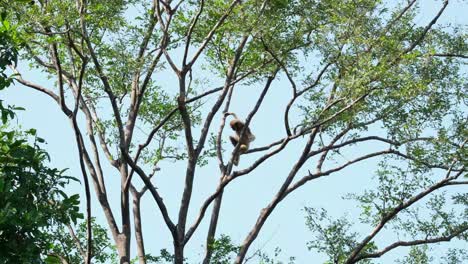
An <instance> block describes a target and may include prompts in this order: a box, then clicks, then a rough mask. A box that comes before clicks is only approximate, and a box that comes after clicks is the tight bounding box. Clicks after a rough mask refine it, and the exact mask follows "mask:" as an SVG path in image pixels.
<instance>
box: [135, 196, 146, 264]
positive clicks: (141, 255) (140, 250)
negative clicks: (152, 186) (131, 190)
mask: <svg viewBox="0 0 468 264" xmlns="http://www.w3.org/2000/svg"><path fill="white" fill-rule="evenodd" d="M133 221H134V223H135V239H136V243H137V254H138V263H140V264H146V258H145V244H144V240H143V231H142V229H141V228H142V226H141V212H140V196H139V194H135V195H134V196H133Z"/></svg>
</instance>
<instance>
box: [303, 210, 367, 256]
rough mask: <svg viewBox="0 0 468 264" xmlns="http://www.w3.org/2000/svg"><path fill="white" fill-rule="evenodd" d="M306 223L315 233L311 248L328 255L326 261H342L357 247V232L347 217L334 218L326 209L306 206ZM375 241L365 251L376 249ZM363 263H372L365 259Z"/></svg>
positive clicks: (309, 243)
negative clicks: (353, 230) (352, 228)
mask: <svg viewBox="0 0 468 264" xmlns="http://www.w3.org/2000/svg"><path fill="white" fill-rule="evenodd" d="M304 210H305V212H306V214H307V215H306V225H307V227H308V228H309V230H310V231H312V232H313V233H314V239H313V240H311V241H309V242H308V243H307V247H308V248H309V250H312V249H315V250H317V251H318V252H323V253H325V254H326V255H327V257H328V260H327V261H328V262H326V263H342V262H343V261H345V260H346V258H347V256H348V255H349V253H350V252H351V251H352V249H353V248H355V247H356V245H357V241H356V238H357V237H358V236H357V233H355V232H351V231H350V230H351V227H352V223H351V222H350V221H349V220H348V219H347V218H346V217H341V218H339V219H332V218H331V217H330V216H329V215H328V213H327V211H326V210H325V209H320V210H317V209H314V208H310V207H306V208H304ZM375 249H376V247H375V245H374V244H373V243H369V244H368V245H367V246H366V247H365V248H364V252H369V251H372V250H375ZM363 263H370V262H369V261H368V260H363Z"/></svg>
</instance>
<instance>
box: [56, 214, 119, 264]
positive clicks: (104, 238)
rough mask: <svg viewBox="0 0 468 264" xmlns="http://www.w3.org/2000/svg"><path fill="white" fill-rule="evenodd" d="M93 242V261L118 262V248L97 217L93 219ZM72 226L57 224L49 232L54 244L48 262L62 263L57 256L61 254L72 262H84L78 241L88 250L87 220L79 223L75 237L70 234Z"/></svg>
mask: <svg viewBox="0 0 468 264" xmlns="http://www.w3.org/2000/svg"><path fill="white" fill-rule="evenodd" d="M91 226H92V229H91V231H92V234H93V243H92V249H91V251H92V262H93V263H109V261H110V262H111V263H117V262H118V261H117V259H118V258H117V256H118V255H117V250H116V248H115V246H114V245H113V244H111V243H110V240H109V236H108V235H107V230H106V228H104V227H102V226H100V225H99V224H98V223H97V222H96V219H95V218H94V217H93V218H92V219H91ZM69 228H71V226H70V227H66V226H65V225H59V226H57V227H56V228H55V229H54V230H53V231H51V232H50V233H49V236H50V240H51V241H53V246H52V248H51V249H50V251H51V252H53V253H54V254H51V255H49V256H48V258H47V261H48V262H47V263H49V264H53V263H61V262H60V259H59V258H58V257H56V256H61V257H62V258H65V259H66V260H67V263H70V264H79V263H83V260H84V256H83V255H82V253H83V252H80V250H79V249H78V248H77V243H79V245H80V246H81V250H84V251H85V250H86V245H87V241H86V229H87V227H86V222H84V221H83V222H81V223H79V224H78V225H77V229H76V231H75V236H76V239H77V241H76V240H75V238H74V237H72V236H71V235H70V230H69Z"/></svg>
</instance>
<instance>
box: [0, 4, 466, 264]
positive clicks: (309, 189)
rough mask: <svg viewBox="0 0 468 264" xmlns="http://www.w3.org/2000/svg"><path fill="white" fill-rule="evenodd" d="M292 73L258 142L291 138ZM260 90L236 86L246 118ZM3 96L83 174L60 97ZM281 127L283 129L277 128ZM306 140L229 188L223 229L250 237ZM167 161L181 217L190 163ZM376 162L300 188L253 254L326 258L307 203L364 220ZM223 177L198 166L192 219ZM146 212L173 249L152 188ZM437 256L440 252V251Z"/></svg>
mask: <svg viewBox="0 0 468 264" xmlns="http://www.w3.org/2000/svg"><path fill="white" fill-rule="evenodd" d="M422 2H425V3H423V4H422V9H423V12H422V14H423V15H421V16H419V17H418V21H417V22H418V23H421V24H424V23H426V22H427V21H428V20H430V19H431V18H432V16H433V15H434V14H435V13H436V12H437V10H438V7H439V6H440V2H441V1H430V2H429V1H422ZM462 2H464V1H452V3H451V4H450V5H449V7H448V10H447V12H446V13H445V14H444V15H443V16H442V18H441V22H443V23H444V22H451V23H456V24H457V23H458V24H463V25H465V26H466V25H467V24H468V23H467V22H468V19H467V15H466V14H468V8H467V4H466V1H465V2H464V3H462ZM22 68H23V69H24V72H25V73H26V74H25V75H24V76H25V78H26V79H28V80H33V81H37V82H39V83H41V84H43V85H44V86H48V87H50V86H51V85H53V83H52V82H50V80H46V79H45V78H44V75H42V74H39V73H38V72H34V71H27V69H26V66H23V67H22ZM163 78H165V77H163ZM284 79H285V78H282V79H281V80H280V81H279V82H276V84H275V85H274V86H273V87H272V90H271V92H270V93H269V94H268V95H267V97H266V98H265V105H264V106H263V107H262V108H261V109H260V111H259V112H258V114H257V115H256V116H255V118H254V120H253V121H252V124H251V128H252V130H253V131H254V132H255V134H256V136H257V139H256V141H255V142H254V145H255V146H263V145H265V144H266V143H269V142H271V141H272V140H276V139H279V138H281V137H283V136H284V135H283V134H284V131H283V129H282V121H281V120H278V118H272V117H277V116H278V115H281V113H282V111H283V107H278V105H285V103H286V102H287V100H288V96H290V89H289V87H288V83H287V82H286V81H285V80H284ZM164 82H165V83H167V84H170V83H171V82H172V80H171V79H163V83H164ZM219 84H222V82H219ZM259 92H260V89H259V87H240V89H239V90H237V91H236V93H239V95H240V96H235V99H234V101H233V105H232V107H231V110H233V111H234V112H237V113H238V114H239V115H240V116H241V117H243V118H245V117H246V115H247V113H248V112H249V111H250V109H251V108H252V107H253V104H254V102H255V100H256V98H257V97H256V96H254V95H253V94H254V93H255V94H258V93H259ZM1 97H2V99H5V100H6V101H7V102H8V103H9V104H14V105H17V106H23V107H25V108H26V111H24V112H21V113H19V119H18V120H19V123H20V124H21V125H22V126H23V127H25V128H36V129H37V130H38V133H39V135H40V136H41V137H43V138H45V139H46V141H47V143H48V144H47V146H46V149H47V150H48V152H49V154H50V155H51V157H52V165H53V166H55V167H58V168H70V170H69V174H70V175H74V176H77V177H78V178H81V173H80V170H79V163H78V162H77V157H78V154H77V151H76V147H75V143H74V142H75V139H74V136H73V132H72V130H71V129H70V124H69V122H68V119H67V118H66V117H65V116H64V115H63V114H62V113H60V111H59V108H58V106H57V105H56V103H55V102H54V101H52V100H51V99H50V98H48V97H46V96H44V95H43V94H40V93H38V92H35V91H32V90H29V89H28V88H24V87H21V86H15V87H13V88H11V89H8V90H7V91H6V92H4V93H2V94H1ZM239 98H242V100H239ZM213 102H214V99H213V98H211V99H210V100H208V101H207V103H206V104H207V105H209V104H211V103H213ZM246 106H247V107H246ZM216 120H217V121H216V123H215V124H213V125H214V126H213V127H214V128H216V130H217V127H218V126H217V122H218V120H219V118H216ZM276 127H278V128H279V129H275V128H276ZM225 135H226V136H227V131H225ZM303 143H304V142H303V141H302V142H296V143H294V144H292V145H291V146H289V147H288V150H287V151H286V152H285V153H284V154H283V155H279V156H278V157H275V158H273V159H271V160H270V161H269V162H268V163H267V165H262V166H260V167H259V168H258V170H256V171H255V172H254V173H252V174H251V175H248V176H245V177H242V178H240V179H238V180H236V181H234V182H233V183H232V184H230V185H229V186H228V187H227V189H226V191H225V196H224V203H223V206H222V212H221V217H220V222H219V225H218V227H219V228H218V232H217V234H218V235H219V234H221V233H225V234H228V235H230V236H231V238H232V239H233V241H234V242H239V243H241V242H242V240H243V239H244V238H245V236H246V235H247V233H248V231H249V230H250V229H251V228H252V226H253V224H254V223H255V221H256V218H257V216H258V213H259V210H260V209H261V208H263V207H265V206H266V205H267V204H268V202H269V201H270V200H271V197H272V196H273V195H274V194H275V192H276V191H277V189H278V188H279V186H280V185H281V183H282V182H283V180H284V178H285V177H286V176H287V173H288V171H289V170H290V168H291V166H292V164H293V162H294V160H295V159H296V158H297V156H298V155H299V153H300V150H301V146H302V144H303ZM378 147H379V146H375V145H374V146H368V148H378ZM367 150H368V149H367ZM251 156H253V157H246V156H242V157H241V164H240V166H241V167H242V166H246V164H249V163H250V162H252V161H254V160H255V157H256V156H255V155H251ZM311 166H313V165H311ZM160 167H161V171H160V172H159V174H157V176H156V180H155V182H157V186H158V188H159V190H160V192H161V194H162V196H163V197H164V200H165V202H166V203H167V206H168V208H169V212H170V214H171V217H172V218H173V219H176V215H177V210H178V206H179V203H180V196H181V192H182V189H183V180H184V178H183V175H184V172H185V167H184V164H182V163H177V164H172V163H162V164H161V165H160ZM309 167H310V166H309ZM306 168H307V166H306ZM374 168H375V160H373V161H367V162H364V163H361V164H359V165H356V166H353V167H351V168H349V169H347V170H345V171H343V172H342V173H339V174H336V175H334V176H333V177H327V178H322V179H319V180H317V181H313V182H311V183H310V184H308V185H306V186H304V187H302V188H300V189H299V190H298V191H297V192H296V193H294V194H292V195H290V196H289V197H288V198H287V199H286V200H285V201H283V202H282V203H281V204H280V206H279V207H278V208H277V209H276V210H275V212H274V213H273V215H272V216H271V217H270V218H269V219H268V221H267V223H266V224H265V226H264V228H263V229H262V231H261V233H260V236H259V238H258V239H257V240H256V242H255V243H254V245H253V246H252V247H251V251H250V252H254V251H255V250H257V249H258V248H262V249H263V250H265V251H267V252H269V253H272V252H273V249H274V248H275V247H280V248H281V249H282V250H283V254H282V256H283V257H284V258H285V259H286V258H287V257H289V256H295V257H296V258H297V262H296V263H311V262H310V261H311V260H315V261H313V262H312V263H320V260H322V258H321V257H320V256H318V255H315V254H313V253H311V252H309V251H308V250H307V248H306V241H307V240H309V239H311V238H312V236H311V233H310V232H309V231H307V228H306V227H305V220H304V216H305V213H304V212H303V211H302V209H303V208H304V207H305V206H311V207H325V208H327V209H328V211H329V212H330V213H331V215H333V216H341V215H343V214H348V215H349V216H350V218H352V219H356V218H357V216H358V214H359V210H358V209H357V208H355V204H354V203H352V202H349V201H343V200H342V199H341V197H342V196H343V195H344V194H346V193H349V192H358V193H359V192H361V191H362V190H363V189H364V188H365V187H370V185H371V184H372V183H371V182H372V181H371V177H372V171H373V169H374ZM105 171H106V172H107V175H106V180H107V184H108V186H109V187H108V191H109V193H110V201H111V203H112V207H113V209H114V211H115V214H116V216H118V215H119V211H120V210H119V202H120V199H119V191H120V189H119V185H120V184H119V182H120V179H119V176H118V175H117V173H116V172H115V171H114V170H113V169H112V168H110V167H109V166H105ZM109 172H112V173H109ZM305 173H306V171H302V172H300V173H299V174H298V176H301V175H304V174H305ZM136 178H137V177H135V178H134V179H136ZM218 178H219V174H218V168H217V162H216V161H213V162H211V163H210V164H209V165H208V166H206V167H203V168H201V169H198V170H197V175H196V180H195V184H194V196H193V198H192V202H191V210H190V214H189V218H188V219H189V224H190V223H191V222H193V220H194V219H195V216H196V215H197V213H198V210H199V208H200V205H201V203H202V202H203V200H204V199H205V198H206V197H207V196H208V195H209V194H211V193H212V192H213V191H214V190H215V187H216V184H217V183H218ZM76 192H79V193H80V194H81V196H82V197H83V201H84V192H83V190H82V188H81V186H79V185H76V184H74V185H72V187H71V188H70V193H76ZM93 199H94V200H93V215H94V216H97V217H98V219H99V222H100V223H101V224H103V225H104V226H106V223H105V221H104V217H103V215H102V213H101V210H100V207H99V205H98V202H97V201H96V200H95V197H94V193H93ZM142 212H143V230H144V237H145V243H146V248H147V251H148V252H149V253H151V252H152V253H157V252H158V251H159V249H160V248H167V249H169V250H172V240H171V237H170V234H169V232H168V231H167V228H166V227H165V226H164V224H163V222H162V219H161V217H160V214H159V211H158V209H157V207H156V206H155V203H154V201H153V199H152V197H151V196H150V194H149V193H148V194H147V195H146V196H145V198H144V199H143V205H142ZM209 212H211V210H209ZM209 217H210V216H209V214H208V215H207V216H206V218H205V220H204V221H203V223H202V226H201V228H199V230H198V231H197V232H196V233H195V235H194V237H193V239H192V241H191V242H190V243H189V245H188V247H187V248H186V249H187V251H186V252H187V256H188V257H189V259H193V260H199V259H201V256H202V255H203V253H204V250H203V249H204V248H203V243H204V239H205V235H206V229H207V223H208V221H209ZM354 231H362V232H363V234H366V233H368V232H369V228H368V227H365V226H356V230H354ZM390 238H391V234H390V233H388V234H386V235H384V236H383V238H381V239H380V240H379V241H382V242H384V241H385V240H387V241H389V239H390ZM132 249H133V250H135V244H132ZM435 254H436V255H437V254H438V253H435ZM396 256H397V254H395V253H392V254H388V256H386V257H385V258H383V259H382V261H381V262H379V263H393V260H394V259H395V257H396ZM192 257H193V258H192ZM316 261H317V262H316Z"/></svg>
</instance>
